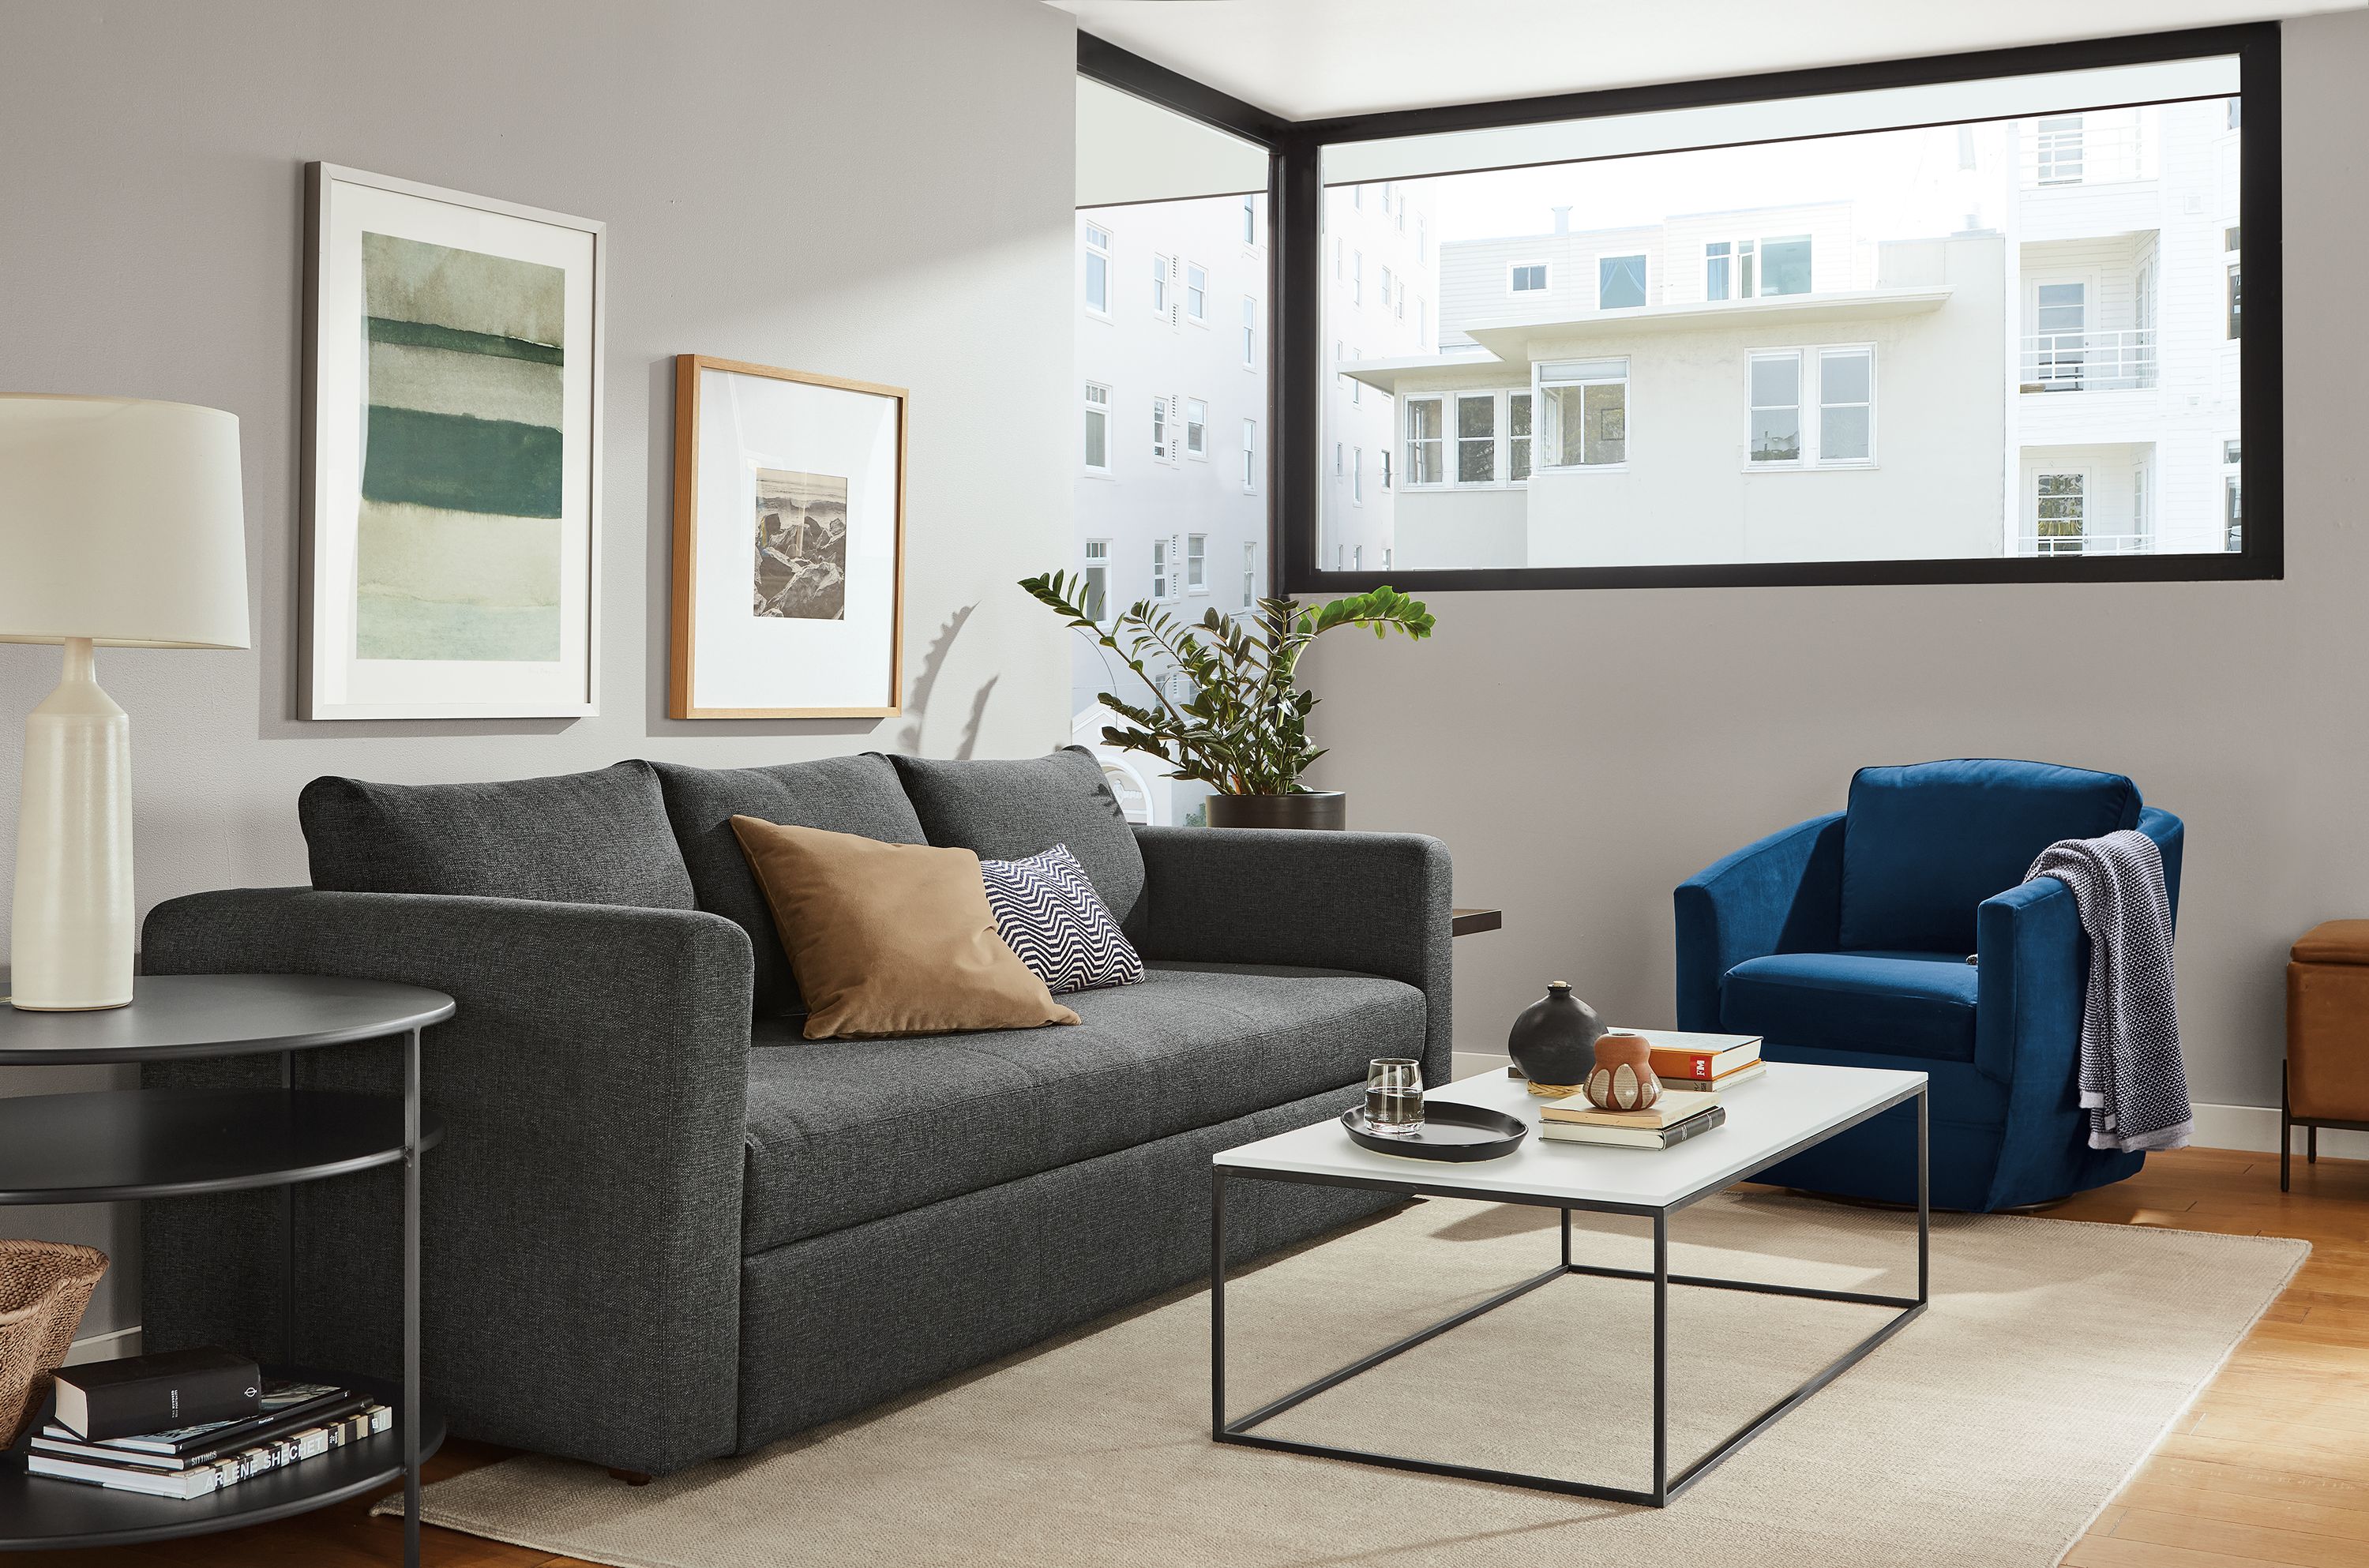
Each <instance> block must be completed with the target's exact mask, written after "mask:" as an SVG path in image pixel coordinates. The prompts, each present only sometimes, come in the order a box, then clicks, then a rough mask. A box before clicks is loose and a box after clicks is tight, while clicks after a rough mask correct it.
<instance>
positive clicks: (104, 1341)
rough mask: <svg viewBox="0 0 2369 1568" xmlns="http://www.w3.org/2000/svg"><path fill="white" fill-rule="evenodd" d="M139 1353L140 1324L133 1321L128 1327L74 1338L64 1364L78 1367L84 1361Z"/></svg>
mask: <svg viewBox="0 0 2369 1568" xmlns="http://www.w3.org/2000/svg"><path fill="white" fill-rule="evenodd" d="M139 1354H140V1325H139V1324H138V1323H134V1324H132V1326H131V1327H130V1328H128V1329H112V1330H109V1332H108V1333H94V1334H86V1335H85V1336H84V1337H83V1338H81V1339H78V1340H75V1341H74V1345H73V1347H72V1348H70V1349H69V1350H67V1352H66V1359H65V1364H66V1365H67V1366H69V1367H79V1366H81V1365H82V1364H83V1363H84V1362H86V1361H112V1360H114V1359H115V1358H116V1357H117V1356H137V1355H139Z"/></svg>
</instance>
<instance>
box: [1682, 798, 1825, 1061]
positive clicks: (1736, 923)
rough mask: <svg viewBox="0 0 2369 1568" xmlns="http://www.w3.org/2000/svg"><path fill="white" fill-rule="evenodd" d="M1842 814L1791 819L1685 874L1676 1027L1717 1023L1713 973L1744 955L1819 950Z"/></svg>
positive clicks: (1707, 1028)
mask: <svg viewBox="0 0 2369 1568" xmlns="http://www.w3.org/2000/svg"><path fill="white" fill-rule="evenodd" d="M1842 871H1843V814H1842V813H1841V812H1839V811H1837V812H1832V813H1829V814H1828V815H1826V816H1824V817H1813V818H1810V819H1809V820H1808V821H1806V822H1797V823H1795V824H1794V825H1793V826H1792V827H1791V828H1788V829H1786V830H1784V831H1782V832H1780V833H1771V834H1770V835H1768V837H1767V838H1765V839H1762V840H1761V841H1759V842H1757V843H1753V844H1746V845H1745V847H1744V848H1742V849H1740V850H1738V851H1736V852H1735V853H1734V854H1731V855H1729V856H1727V857H1726V858H1725V859H1723V860H1720V861H1716V862H1713V863H1712V864H1710V865H1708V866H1706V867H1704V868H1703V869H1702V870H1700V871H1699V872H1697V873H1695V874H1694V875H1693V876H1689V877H1688V878H1687V879H1686V880H1685V881H1684V882H1681V883H1679V884H1678V886H1677V891H1676V892H1675V893H1674V894H1672V896H1671V898H1672V901H1673V903H1674V904H1675V905H1676V914H1677V948H1678V950H1677V971H1678V973H1677V979H1678V987H1677V989H1678V996H1677V1001H1678V1027H1679V1028H1681V1029H1692V1030H1699V1031H1703V1032H1709V1033H1716V1032H1717V1031H1718V1029H1719V1024H1720V1018H1719V988H1720V981H1721V979H1723V978H1724V977H1725V976H1726V974H1727V972H1728V971H1729V970H1730V969H1733V968H1734V967H1735V966H1737V965H1738V964H1741V963H1743V962H1744V961H1745V960H1746V959H1748V958H1765V957H1767V956H1768V955H1769V954H1771V953H1798V952H1820V951H1825V950H1827V949H1831V948H1832V947H1833V946H1834V945H1835V931H1836V927H1837V922H1838V921H1839V920H1840V918H1841V904H1842Z"/></svg>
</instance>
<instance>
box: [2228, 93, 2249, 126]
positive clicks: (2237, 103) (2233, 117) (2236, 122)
mask: <svg viewBox="0 0 2369 1568" xmlns="http://www.w3.org/2000/svg"><path fill="white" fill-rule="evenodd" d="M2244 107H2245V100H2244V99H2243V98H2231V99H2230V100H2229V116H2228V124H2229V129H2230V130H2232V131H2236V130H2238V129H2240V128H2241V124H2242V121H2243V120H2244V118H2245V117H2244V116H2243V115H2242V114H2241V113H2239V112H2238V111H2239V110H2240V109H2243V108H2244Z"/></svg>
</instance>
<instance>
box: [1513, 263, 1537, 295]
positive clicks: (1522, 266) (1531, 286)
mask: <svg viewBox="0 0 2369 1568" xmlns="http://www.w3.org/2000/svg"><path fill="white" fill-rule="evenodd" d="M1546 290H1547V264H1546V263H1545V262H1543V261H1516V262H1515V263H1514V264H1513V265H1512V266H1511V267H1509V268H1507V269H1505V292H1507V293H1510V294H1542V293H1545V292H1546Z"/></svg>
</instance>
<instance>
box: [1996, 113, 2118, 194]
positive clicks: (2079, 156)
mask: <svg viewBox="0 0 2369 1568" xmlns="http://www.w3.org/2000/svg"><path fill="white" fill-rule="evenodd" d="M2145 150H2146V149H2145V143H2144V141H2143V140H2142V138H2141V137H2140V135H2139V128H2138V127H2137V126H2135V125H2091V126H2073V127H2067V128H2064V129H2059V130H2053V131H2051V130H2040V131H2035V132H2032V135H2031V139H2030V140H2029V141H2027V142H2025V143H2024V144H2023V154H2022V158H2021V163H2022V173H2023V183H2024V188H2025V189H2034V188H2042V187H2053V186H2060V185H2106V184H2111V183H2112V182H2114V181H2116V180H2129V179H2140V178H2144V177H2146V158H2145Z"/></svg>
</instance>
